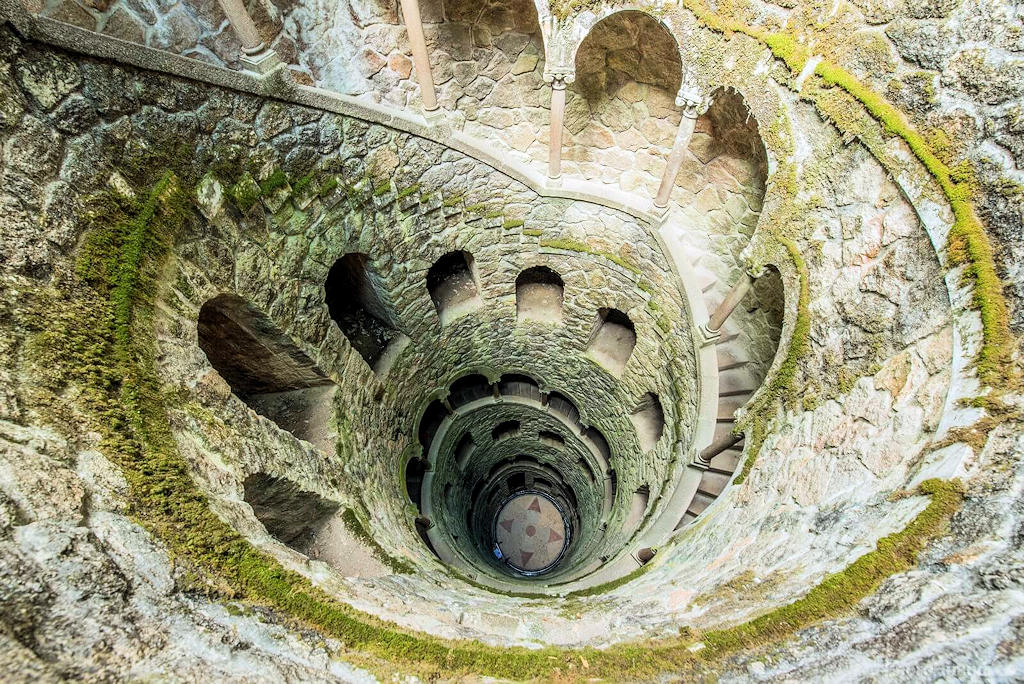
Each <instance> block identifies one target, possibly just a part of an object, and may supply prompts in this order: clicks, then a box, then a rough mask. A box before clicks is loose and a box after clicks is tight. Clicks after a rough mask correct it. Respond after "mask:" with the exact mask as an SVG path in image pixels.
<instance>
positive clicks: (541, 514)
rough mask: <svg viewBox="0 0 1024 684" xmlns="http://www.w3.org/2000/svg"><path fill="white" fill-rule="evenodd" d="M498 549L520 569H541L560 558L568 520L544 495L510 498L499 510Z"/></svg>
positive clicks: (528, 570)
mask: <svg viewBox="0 0 1024 684" xmlns="http://www.w3.org/2000/svg"><path fill="white" fill-rule="evenodd" d="M497 520H498V524H497V526H496V528H495V535H496V537H497V543H498V548H499V549H501V554H502V556H504V558H505V560H506V561H508V563H509V564H510V565H511V566H512V567H514V568H517V569H519V570H525V571H527V572H537V571H540V570H544V569H546V568H547V567H549V566H550V565H551V564H553V563H554V562H555V561H556V560H558V556H559V554H561V553H562V549H563V548H565V543H566V539H565V521H564V520H563V519H562V514H561V513H559V511H558V509H557V508H555V505H554V504H553V503H551V501H549V500H548V499H546V498H544V497H543V496H538V495H537V494H524V495H522V496H517V497H515V498H514V499H511V500H509V502H508V503H506V504H505V505H504V506H503V507H502V509H501V511H500V512H499V513H498V518H497Z"/></svg>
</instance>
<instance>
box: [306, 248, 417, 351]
mask: <svg viewBox="0 0 1024 684" xmlns="http://www.w3.org/2000/svg"><path fill="white" fill-rule="evenodd" d="M324 291H325V294H326V302H327V310H328V311H329V312H330V314H331V318H332V319H334V322H335V323H337V325H338V328H340V329H341V332H343V333H345V337H346V338H348V341H349V343H350V344H351V345H352V348H353V349H355V350H356V351H357V352H359V355H360V356H362V357H363V360H365V361H366V363H367V364H368V365H369V366H370V367H371V368H375V367H376V365H377V362H378V361H379V360H380V358H381V356H383V355H384V351H385V350H386V349H387V347H388V345H389V344H391V343H392V342H393V341H394V340H395V339H396V338H397V337H398V336H399V334H400V333H399V332H398V329H397V327H396V326H395V322H394V318H393V316H392V314H391V309H390V307H389V306H387V305H386V304H385V301H386V297H387V295H386V290H385V288H384V283H383V281H382V279H381V278H380V276H379V275H377V273H375V272H374V271H373V269H372V268H371V267H370V258H369V257H368V256H367V255H366V254H362V253H358V252H354V253H351V254H346V255H345V256H343V257H341V258H340V259H338V260H337V261H335V262H334V265H333V266H332V267H331V270H330V271H329V272H328V274H327V280H326V282H325V283H324Z"/></svg>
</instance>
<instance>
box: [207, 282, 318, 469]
mask: <svg viewBox="0 0 1024 684" xmlns="http://www.w3.org/2000/svg"><path fill="white" fill-rule="evenodd" d="M197 328H198V334H199V348H200V349H202V350H203V353H205V354H206V358H207V359H209V361H210V365H211V366H213V367H214V369H216V371H217V372H218V373H219V374H220V376H221V377H222V378H224V381H225V382H227V383H228V385H229V386H230V387H231V391H232V392H233V393H234V394H235V396H237V397H238V398H239V399H241V400H242V401H243V402H245V404H246V405H247V406H249V408H251V409H252V410H253V411H255V412H256V413H258V414H260V415H261V416H264V417H265V418H268V419H270V420H271V421H273V422H274V423H276V424H277V426H278V427H280V428H281V429H283V430H287V431H288V432H290V433H292V434H293V435H295V436H296V437H298V438H299V439H304V440H306V441H308V442H311V443H313V444H314V445H316V446H317V447H319V448H321V449H327V451H328V452H329V453H330V452H333V450H334V447H333V443H334V435H333V433H332V432H331V431H330V427H329V426H330V411H331V406H332V404H333V396H334V392H335V390H336V389H337V387H336V386H335V385H334V383H333V382H331V380H330V378H328V377H327V376H326V375H325V374H324V373H323V371H321V370H320V369H319V368H317V366H316V364H315V363H313V360H312V359H310V358H309V357H308V356H306V355H305V354H304V353H303V352H302V351H301V350H300V349H299V348H298V347H296V346H295V344H294V343H293V342H292V341H291V339H289V337H288V336H287V335H285V334H284V333H283V332H282V331H281V330H280V329H278V328H277V326H275V325H274V324H273V322H271V320H270V319H269V318H268V317H267V316H266V314H264V313H263V312H262V311H260V310H259V309H257V308H256V307H254V306H252V305H251V304H249V303H248V302H247V301H245V300H244V299H242V298H241V297H239V296H237V295H231V294H224V295H218V296H216V297H214V298H212V299H210V300H208V301H206V302H205V303H204V304H203V306H202V307H201V308H200V309H199V320H198V326H197Z"/></svg>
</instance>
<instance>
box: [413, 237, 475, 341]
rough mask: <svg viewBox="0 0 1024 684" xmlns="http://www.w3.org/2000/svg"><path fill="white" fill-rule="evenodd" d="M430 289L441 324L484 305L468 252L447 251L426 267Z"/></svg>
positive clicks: (428, 288)
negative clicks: (427, 268) (428, 268)
mask: <svg viewBox="0 0 1024 684" xmlns="http://www.w3.org/2000/svg"><path fill="white" fill-rule="evenodd" d="M427 291H428V292H430V299H431V301H433V302H434V308H436V309H437V317H438V318H439V319H440V321H441V326H442V327H443V326H445V325H448V324H449V323H450V322H451V321H453V320H455V319H456V318H458V317H459V316H462V315H464V314H467V313H469V312H470V311H473V310H475V309H477V308H479V307H480V306H482V305H483V300H481V299H480V292H479V288H478V287H477V277H476V267H475V266H474V263H473V255H472V254H470V253H469V252H462V251H458V252H448V253H447V254H445V255H444V256H443V257H441V258H440V259H438V260H437V261H436V262H435V263H434V265H433V266H431V267H430V270H429V271H427Z"/></svg>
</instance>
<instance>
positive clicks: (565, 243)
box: [540, 238, 641, 275]
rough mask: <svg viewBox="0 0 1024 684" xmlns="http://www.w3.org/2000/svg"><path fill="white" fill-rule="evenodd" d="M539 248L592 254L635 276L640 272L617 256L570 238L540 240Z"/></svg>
mask: <svg viewBox="0 0 1024 684" xmlns="http://www.w3.org/2000/svg"><path fill="white" fill-rule="evenodd" d="M540 246H541V247H550V248H552V249H564V250H566V251H567V252H580V253H582V254H592V255H594V256H599V257H603V258H605V259H607V260H608V261H611V262H612V263H614V264H618V265H619V266H621V267H622V268H624V269H626V270H627V271H629V272H631V273H635V274H638V275H639V274H640V273H641V271H640V269H639V268H637V267H636V266H635V265H634V264H632V263H630V262H629V261H627V260H626V259H624V258H623V257H621V256H619V255H618V254H612V253H611V252H604V251H601V250H599V249H592V248H591V247H590V245H587V244H585V243H583V242H578V241H577V240H572V239H570V238H554V239H550V240H541V241H540Z"/></svg>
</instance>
